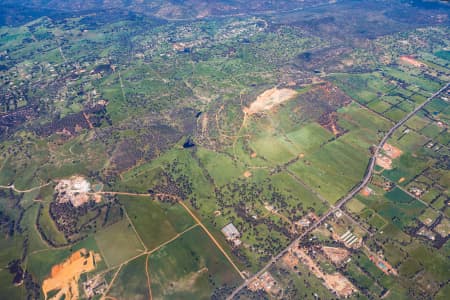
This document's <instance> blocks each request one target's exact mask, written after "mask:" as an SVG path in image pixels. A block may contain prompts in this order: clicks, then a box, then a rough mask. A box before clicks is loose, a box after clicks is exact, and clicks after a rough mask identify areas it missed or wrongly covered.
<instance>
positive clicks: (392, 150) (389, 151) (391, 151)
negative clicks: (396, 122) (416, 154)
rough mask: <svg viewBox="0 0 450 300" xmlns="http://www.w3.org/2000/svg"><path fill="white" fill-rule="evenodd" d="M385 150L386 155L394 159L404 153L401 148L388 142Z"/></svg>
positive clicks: (384, 147)
mask: <svg viewBox="0 0 450 300" xmlns="http://www.w3.org/2000/svg"><path fill="white" fill-rule="evenodd" d="M383 150H384V152H385V153H386V155H387V156H389V157H390V158H392V159H396V158H398V157H400V156H401V155H402V154H403V151H402V150H400V149H399V148H397V147H395V146H392V145H390V144H388V143H386V144H384V145H383Z"/></svg>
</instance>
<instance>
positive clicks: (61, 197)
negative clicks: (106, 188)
mask: <svg viewBox="0 0 450 300" xmlns="http://www.w3.org/2000/svg"><path fill="white" fill-rule="evenodd" d="M55 192H56V193H57V201H58V202H59V203H66V202H71V203H72V205H73V206H74V207H78V206H82V205H83V204H85V203H87V202H89V200H91V194H92V193H91V184H90V183H89V181H87V180H86V179H85V178H84V177H81V176H72V177H70V178H69V179H61V180H59V182H58V184H57V185H56V187H55ZM92 198H93V200H94V201H95V202H97V203H98V202H100V201H101V200H102V198H101V196H100V195H93V197H92Z"/></svg>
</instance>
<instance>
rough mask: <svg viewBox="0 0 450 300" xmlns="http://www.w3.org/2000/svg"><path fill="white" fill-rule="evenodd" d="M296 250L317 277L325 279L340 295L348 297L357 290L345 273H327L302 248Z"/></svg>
mask: <svg viewBox="0 0 450 300" xmlns="http://www.w3.org/2000/svg"><path fill="white" fill-rule="evenodd" d="M294 251H295V253H296V254H297V257H299V258H300V260H301V262H302V263H303V264H305V265H306V266H307V267H308V269H309V270H310V271H311V273H313V274H314V275H315V276H316V277H318V278H320V279H323V280H324V283H325V286H326V287H327V288H329V289H330V290H332V291H334V292H335V293H336V294H337V295H338V296H339V297H348V296H350V295H351V294H352V293H353V292H354V291H357V289H356V288H355V287H354V286H353V284H352V283H351V282H350V281H349V280H348V279H347V278H346V277H345V276H344V275H342V274H340V273H334V274H325V273H323V272H322V271H321V270H320V268H319V266H318V265H317V264H316V263H315V262H314V260H313V259H312V258H311V257H310V256H309V255H308V254H306V252H304V251H303V250H302V249H295V250H294Z"/></svg>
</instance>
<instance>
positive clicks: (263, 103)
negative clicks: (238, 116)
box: [244, 87, 298, 115]
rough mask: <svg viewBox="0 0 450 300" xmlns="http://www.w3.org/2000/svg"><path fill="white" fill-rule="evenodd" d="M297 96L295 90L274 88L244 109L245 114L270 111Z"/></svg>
mask: <svg viewBox="0 0 450 300" xmlns="http://www.w3.org/2000/svg"><path fill="white" fill-rule="evenodd" d="M297 95H298V93H297V92H296V91H294V90H293V89H286V88H284V89H279V88H277V87H274V88H272V89H270V90H267V91H265V92H264V93H262V94H261V95H259V96H258V97H257V98H256V100H255V101H254V102H252V104H250V106H249V107H245V108H244V112H245V113H247V114H249V115H253V114H256V113H260V112H263V111H266V110H270V109H272V108H274V107H275V106H277V105H279V104H281V103H283V102H286V101H288V100H291V99H292V98H294V97H295V96H297Z"/></svg>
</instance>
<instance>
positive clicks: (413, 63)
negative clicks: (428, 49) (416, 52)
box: [400, 55, 425, 68]
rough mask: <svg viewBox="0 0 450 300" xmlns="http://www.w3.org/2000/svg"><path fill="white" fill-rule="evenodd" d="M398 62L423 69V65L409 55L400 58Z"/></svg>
mask: <svg viewBox="0 0 450 300" xmlns="http://www.w3.org/2000/svg"><path fill="white" fill-rule="evenodd" d="M400 61H401V62H404V63H406V64H408V65H411V66H414V67H418V68H421V67H425V64H423V63H421V62H420V61H418V60H417V59H415V58H414V57H413V56H410V55H403V56H400Z"/></svg>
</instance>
